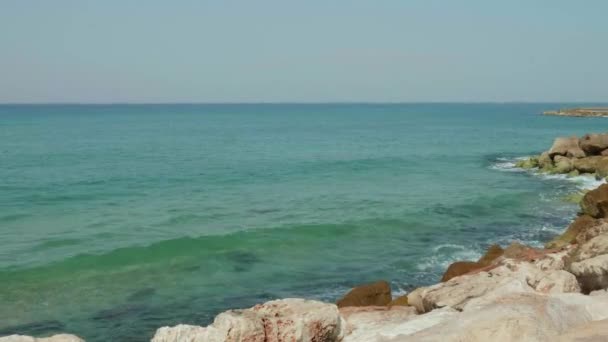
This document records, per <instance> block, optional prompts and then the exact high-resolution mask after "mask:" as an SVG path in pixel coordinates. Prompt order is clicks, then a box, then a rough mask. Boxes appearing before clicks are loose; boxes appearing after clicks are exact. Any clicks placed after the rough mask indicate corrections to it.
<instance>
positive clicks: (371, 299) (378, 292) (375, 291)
mask: <svg viewBox="0 0 608 342" xmlns="http://www.w3.org/2000/svg"><path fill="white" fill-rule="evenodd" d="M391 300H392V296H391V286H390V285H389V283H388V282H386V281H378V282H375V283H373V284H366V285H361V286H357V287H355V288H353V289H352V290H350V291H349V292H348V293H347V294H346V295H344V297H342V299H340V300H338V302H337V304H338V307H340V308H342V307H346V306H385V305H388V303H390V302H391Z"/></svg>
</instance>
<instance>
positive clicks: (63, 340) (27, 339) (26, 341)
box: [0, 334, 84, 342]
mask: <svg viewBox="0 0 608 342" xmlns="http://www.w3.org/2000/svg"><path fill="white" fill-rule="evenodd" d="M0 342H84V340H83V339H81V338H80V337H78V336H75V335H69V334H58V335H53V336H51V337H39V338H36V337H32V336H24V335H10V336H4V337H0Z"/></svg>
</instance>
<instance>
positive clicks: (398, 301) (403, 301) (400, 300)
mask: <svg viewBox="0 0 608 342" xmlns="http://www.w3.org/2000/svg"><path fill="white" fill-rule="evenodd" d="M407 305H408V302H407V295H403V296H401V297H397V298H395V299H393V300H392V301H391V302H390V303H388V306H389V307H393V306H407Z"/></svg>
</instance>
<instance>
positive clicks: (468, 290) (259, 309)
mask: <svg viewBox="0 0 608 342" xmlns="http://www.w3.org/2000/svg"><path fill="white" fill-rule="evenodd" d="M606 151H608V135H597V134H591V135H585V136H583V137H582V138H580V139H579V138H577V137H566V138H557V139H556V140H555V142H554V144H553V146H552V147H551V148H550V149H549V150H548V151H546V152H543V153H542V154H541V155H539V156H533V157H530V158H526V159H521V160H519V161H518V162H517V163H516V165H515V166H516V167H518V168H520V169H522V170H530V172H535V173H536V172H537V173H539V174H543V175H546V176H560V177H594V178H596V179H604V178H605V177H607V176H608V152H606ZM605 152H606V153H605ZM580 197H581V198H580V206H581V214H580V215H579V216H577V217H576V218H575V219H574V221H573V222H572V224H570V226H569V227H568V228H567V229H566V230H565V231H564V232H563V233H562V234H561V235H558V236H557V237H555V239H553V240H552V241H550V242H548V243H547V244H546V245H545V247H544V248H535V247H530V246H526V245H522V244H520V243H512V244H511V245H509V246H505V247H504V248H503V247H501V246H498V245H492V246H491V247H490V248H489V249H488V250H487V252H486V253H485V255H483V256H482V257H481V258H480V259H479V260H476V261H475V260H469V261H457V262H454V263H453V264H451V265H450V266H449V267H448V268H447V269H446V271H445V274H444V276H443V278H442V279H441V282H439V283H437V284H434V285H431V286H426V287H420V288H417V289H415V290H413V291H411V292H409V293H408V294H405V295H401V296H397V297H395V298H394V297H393V293H392V292H391V288H390V285H389V284H388V283H387V282H385V281H378V282H375V283H372V284H365V285H361V286H358V287H355V288H354V289H352V290H351V291H350V292H348V293H347V294H345V296H344V297H343V298H341V299H340V300H338V301H337V304H333V303H324V302H319V301H314V300H306V299H295V298H292V299H280V300H274V301H270V302H267V303H264V304H258V305H256V306H254V307H252V308H250V309H244V310H229V311H226V312H223V313H220V314H219V315H218V316H216V318H215V320H214V323H213V324H211V325H209V326H208V327H200V326H191V325H177V326H174V327H162V328H159V329H158V330H157V332H156V334H155V336H154V337H153V339H152V341H157V342H160V341H186V340H187V341H260V342H261V341H283V340H290V339H291V338H293V339H294V340H301V341H327V342H329V341H346V342H349V341H351V342H358V341H434V340H437V338H438V337H441V340H443V341H460V340H463V339H464V340H467V341H485V340H488V339H489V338H495V337H496V336H499V337H500V338H499V339H498V340H501V341H503V340H505V341H510V340H522V339H525V340H527V341H547V340H556V341H569V340H572V339H574V338H575V337H579V336H583V337H588V336H590V335H588V334H591V333H593V334H595V335H593V336H599V335H597V334H598V333H600V334H602V335H601V336H606V337H608V310H606V309H604V307H607V304H608V293H607V292H606V291H605V289H606V288H607V287H608V279H607V278H608V271H607V270H608V185H606V186H603V185H601V186H599V187H598V188H596V189H593V190H591V191H589V192H587V193H585V194H584V195H581V196H580ZM604 199H605V201H604ZM605 209H606V210H605ZM605 220H606V221H605ZM560 312H569V313H568V314H567V315H566V314H564V315H561V314H560ZM463 322H464V323H463ZM586 334H587V335H586ZM0 341H2V342H8V341H47V342H61V341H82V340H81V339H79V338H78V337H76V336H73V335H56V336H54V337H51V338H47V339H44V338H41V339H27V338H26V337H23V339H22V338H21V337H17V336H8V337H0Z"/></svg>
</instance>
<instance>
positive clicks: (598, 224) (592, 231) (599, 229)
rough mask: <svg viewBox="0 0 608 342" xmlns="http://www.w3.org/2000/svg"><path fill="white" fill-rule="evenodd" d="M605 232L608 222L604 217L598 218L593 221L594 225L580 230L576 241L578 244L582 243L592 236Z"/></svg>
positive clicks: (607, 229)
mask: <svg viewBox="0 0 608 342" xmlns="http://www.w3.org/2000/svg"><path fill="white" fill-rule="evenodd" d="M606 232H608V222H606V219H598V220H596V221H595V224H594V225H592V226H590V227H587V229H584V230H582V231H581V232H580V233H579V234H578V235H577V236H576V243H578V244H579V245H580V244H583V243H585V242H587V241H589V240H591V239H593V238H594V237H596V236H598V235H600V234H604V233H606Z"/></svg>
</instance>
